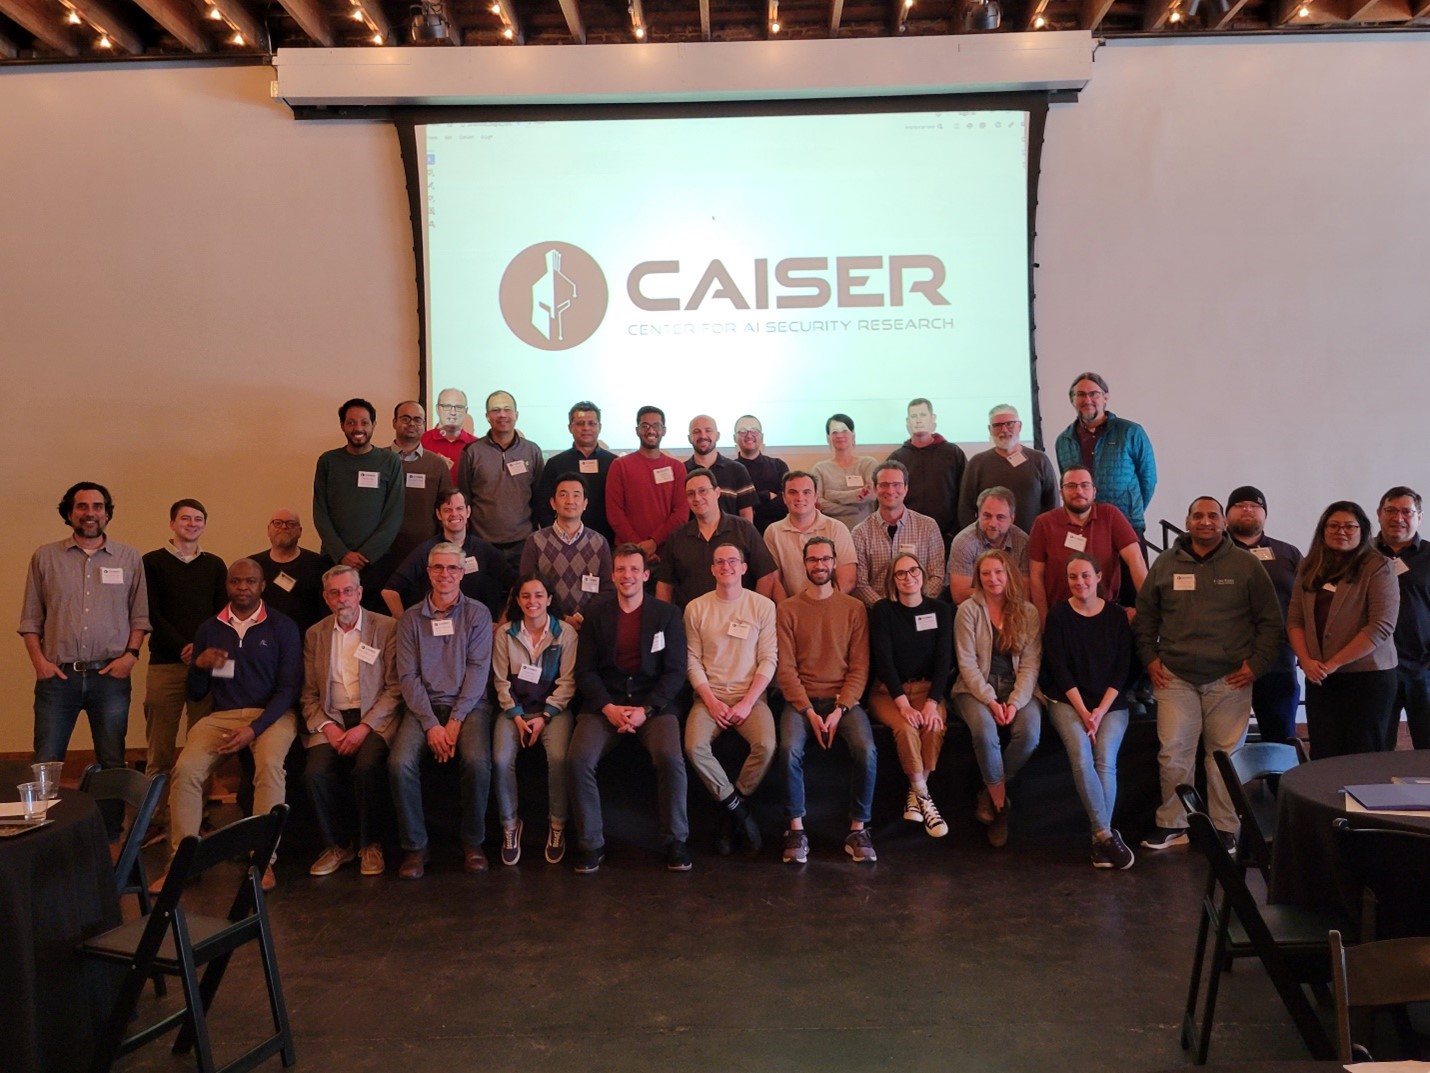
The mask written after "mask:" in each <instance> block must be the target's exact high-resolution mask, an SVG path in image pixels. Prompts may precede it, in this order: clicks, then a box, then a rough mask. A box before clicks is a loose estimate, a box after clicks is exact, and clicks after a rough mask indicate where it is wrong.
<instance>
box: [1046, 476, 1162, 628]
mask: <svg viewBox="0 0 1430 1073" xmlns="http://www.w3.org/2000/svg"><path fill="white" fill-rule="evenodd" d="M1062 493H1063V505H1062V506H1061V507H1055V508H1054V509H1053V510H1050V511H1047V512H1046V513H1043V514H1039V515H1038V517H1037V519H1036V520H1034V522H1033V531H1032V532H1031V533H1030V534H1029V535H1028V582H1029V584H1028V588H1029V590H1030V593H1031V598H1032V601H1033V605H1034V606H1035V607H1037V609H1038V614H1039V615H1040V616H1041V617H1042V619H1043V620H1044V621H1047V618H1048V609H1049V608H1050V607H1053V606H1054V605H1055V604H1057V603H1059V602H1060V601H1062V600H1066V599H1067V598H1068V582H1067V563H1068V556H1070V555H1071V554H1072V553H1073V552H1075V551H1082V552H1086V553H1087V554H1088V555H1091V556H1092V557H1093V558H1094V559H1096V560H1097V563H1098V565H1099V566H1100V567H1101V569H1102V584H1103V586H1104V587H1105V588H1106V589H1107V591H1106V592H1105V593H1104V594H1103V596H1104V597H1105V598H1106V599H1107V600H1109V601H1111V602H1112V603H1116V602H1117V592H1118V588H1119V586H1120V585H1121V581H1122V577H1121V575H1122V571H1121V569H1120V566H1119V562H1118V560H1121V562H1122V563H1125V564H1126V565H1127V574H1128V577H1129V578H1131V580H1132V585H1133V588H1134V589H1140V588H1142V582H1143V581H1145V580H1146V579H1147V564H1146V563H1145V562H1143V560H1142V546H1141V542H1140V541H1139V540H1138V539H1137V533H1136V532H1135V531H1134V530H1133V528H1132V525H1131V524H1130V523H1129V522H1128V521H1127V518H1126V516H1125V515H1124V514H1123V513H1122V512H1121V511H1120V510H1118V509H1117V508H1116V507H1114V506H1112V504H1110V503H1099V502H1097V488H1096V487H1095V486H1094V485H1093V483H1092V474H1091V473H1090V472H1088V471H1087V470H1085V469H1083V468H1081V467H1078V466H1075V467H1073V468H1072V469H1068V470H1065V471H1064V472H1063V482H1062ZM1129 617H1130V616H1129Z"/></svg>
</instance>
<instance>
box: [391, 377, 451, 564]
mask: <svg viewBox="0 0 1430 1073" xmlns="http://www.w3.org/2000/svg"><path fill="white" fill-rule="evenodd" d="M426 426H427V411H425V410H423V409H422V404H421V403H420V402H416V401H408V402H399V403H398V404H397V405H396V406H395V407H393V410H392V453H393V454H395V455H396V456H397V457H398V458H400V459H401V460H402V528H401V529H399V530H398V531H397V537H396V539H394V540H393V542H392V550H391V551H390V552H388V560H389V561H390V562H391V563H392V565H394V566H397V565H399V564H400V563H402V562H403V560H405V559H406V558H407V556H408V555H410V554H412V549H413V548H415V547H417V545H418V544H421V543H422V542H423V541H424V540H426V539H427V538H428V537H430V536H432V535H433V533H435V532H436V530H437V526H436V523H435V522H434V521H433V520H432V516H433V514H432V512H433V511H435V510H436V509H437V497H438V496H440V495H441V494H442V493H443V492H445V491H447V490H449V489H450V488H451V487H452V467H451V466H449V465H448V464H447V460H446V459H445V458H443V457H442V456H441V455H439V454H433V453H432V452H430V451H427V450H425V449H424V448H423V446H422V430H423V429H424V428H425V427H426Z"/></svg>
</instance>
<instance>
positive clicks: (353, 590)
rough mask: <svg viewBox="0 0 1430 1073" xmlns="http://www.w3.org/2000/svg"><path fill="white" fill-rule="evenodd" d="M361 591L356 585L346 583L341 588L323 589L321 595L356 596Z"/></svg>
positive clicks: (331, 596)
mask: <svg viewBox="0 0 1430 1073" xmlns="http://www.w3.org/2000/svg"><path fill="white" fill-rule="evenodd" d="M361 591H362V590H361V589H359V588H358V587H357V586H356V585H348V586H346V587H344V588H341V589H324V590H323V595H324V596H327V597H329V598H335V597H338V596H356V595H357V594H358V593H359V592H361Z"/></svg>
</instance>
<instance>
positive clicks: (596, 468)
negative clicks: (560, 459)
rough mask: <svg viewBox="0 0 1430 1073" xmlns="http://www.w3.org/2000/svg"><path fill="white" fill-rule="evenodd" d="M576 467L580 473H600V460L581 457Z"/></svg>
mask: <svg viewBox="0 0 1430 1073" xmlns="http://www.w3.org/2000/svg"><path fill="white" fill-rule="evenodd" d="M576 468H577V469H578V470H580V471H581V472H582V473H600V472H601V460H600V459H599V458H583V459H581V461H579V462H577V463H576Z"/></svg>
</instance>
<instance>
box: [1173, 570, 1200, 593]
mask: <svg viewBox="0 0 1430 1073" xmlns="http://www.w3.org/2000/svg"><path fill="white" fill-rule="evenodd" d="M1196 587H1197V575H1196V574H1173V575H1172V591H1173V592H1193V591H1194V590H1195V589H1196Z"/></svg>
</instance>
